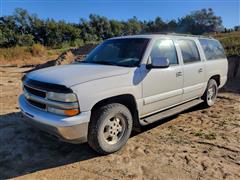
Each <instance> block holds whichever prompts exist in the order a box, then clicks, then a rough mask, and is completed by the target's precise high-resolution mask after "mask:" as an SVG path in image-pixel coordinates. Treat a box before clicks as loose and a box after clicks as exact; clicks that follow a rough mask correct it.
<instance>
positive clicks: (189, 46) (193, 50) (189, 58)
mask: <svg viewBox="0 0 240 180" xmlns="http://www.w3.org/2000/svg"><path fill="white" fill-rule="evenodd" d="M178 44H179V47H180V49H181V52H182V57H183V62H184V63H192V62H198V61H201V59H200V56H199V52H198V48H197V46H196V44H195V42H194V41H192V40H188V39H185V40H178Z"/></svg>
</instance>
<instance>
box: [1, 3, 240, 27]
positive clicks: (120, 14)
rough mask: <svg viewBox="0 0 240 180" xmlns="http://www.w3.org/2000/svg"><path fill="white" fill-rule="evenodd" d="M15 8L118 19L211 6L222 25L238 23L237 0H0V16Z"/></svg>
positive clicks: (172, 15) (171, 15) (174, 15)
mask: <svg viewBox="0 0 240 180" xmlns="http://www.w3.org/2000/svg"><path fill="white" fill-rule="evenodd" d="M15 8H24V9H26V10H27V11H28V12H29V13H30V14H34V13H36V14H37V15H38V16H39V17H40V18H43V19H47V18H53V19H55V20H65V21H67V22H75V23H78V22H79V20H80V18H85V19H87V18H88V16H89V14H91V13H92V14H98V15H102V16H106V17H107V18H109V19H118V20H127V19H129V18H131V17H133V16H136V17H137V18H138V19H139V20H154V19H155V18H156V17H157V16H160V17H161V18H162V19H163V20H165V21H169V20H172V19H178V18H180V17H183V16H185V15H187V14H189V13H190V12H192V11H195V10H200V9H202V8H212V9H213V10H214V12H215V14H216V15H217V16H221V17H222V20H223V25H224V26H225V27H227V28H233V27H234V26H236V25H240V0H122V1H121V0H0V16H3V15H11V14H12V13H13V11H14V9H15Z"/></svg>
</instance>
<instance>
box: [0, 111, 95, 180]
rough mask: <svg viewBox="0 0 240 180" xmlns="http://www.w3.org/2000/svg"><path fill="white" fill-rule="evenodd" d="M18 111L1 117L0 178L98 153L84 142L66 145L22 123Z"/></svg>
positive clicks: (78, 159)
mask: <svg viewBox="0 0 240 180" xmlns="http://www.w3.org/2000/svg"><path fill="white" fill-rule="evenodd" d="M22 118H23V117H22V116H21V113H20V112H18V113H9V114H6V115H1V116H0V179H8V178H14V177H18V176H22V175H25V174H28V173H32V172H36V171H39V170H44V169H48V168H53V167H58V166H62V165H66V164H70V163H74V162H80V161H83V160H88V159H91V158H94V157H96V156H98V154H97V153H95V152H94V151H93V150H92V149H91V148H90V147H89V146H88V144H87V143H85V144H69V143H64V142H60V141H58V140H57V139H52V138H50V137H48V136H46V135H44V134H43V133H42V132H41V131H38V130H37V129H35V128H32V127H31V126H29V125H27V124H26V123H24V122H22Z"/></svg>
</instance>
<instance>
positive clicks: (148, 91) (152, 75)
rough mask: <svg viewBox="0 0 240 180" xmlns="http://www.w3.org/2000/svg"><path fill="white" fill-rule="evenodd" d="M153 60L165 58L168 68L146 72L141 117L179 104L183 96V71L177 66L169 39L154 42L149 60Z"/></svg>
mask: <svg viewBox="0 0 240 180" xmlns="http://www.w3.org/2000/svg"><path fill="white" fill-rule="evenodd" d="M153 58H158V59H161V58H167V59H168V60H169V62H170V66H169V67H167V68H154V69H150V70H146V76H145V78H144V80H143V113H142V116H145V115H149V114H151V113H154V112H157V111H160V110H163V109H165V108H168V107H170V106H173V105H175V104H177V103H180V102H181V100H182V95H183V69H182V66H181V65H179V61H178V55H177V51H176V48H175V45H174V42H173V41H172V40H170V39H159V40H156V41H155V43H154V44H153V47H152V50H151V53H150V57H149V59H153Z"/></svg>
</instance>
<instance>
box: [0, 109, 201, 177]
mask: <svg viewBox="0 0 240 180" xmlns="http://www.w3.org/2000/svg"><path fill="white" fill-rule="evenodd" d="M199 109H202V106H201V105H198V106H196V107H193V108H191V109H189V110H187V111H185V112H183V113H187V112H191V111H195V110H199ZM176 117H177V115H175V116H171V117H169V118H166V119H163V120H161V121H158V122H155V123H153V124H151V125H148V126H145V127H144V128H143V129H142V131H141V132H140V133H143V132H145V131H148V130H150V129H153V128H155V127H157V126H159V125H162V124H164V123H166V122H168V121H171V120H174V119H175V118H176ZM23 118H24V117H22V115H21V113H20V112H17V113H9V114H5V115H1V116H0V179H8V178H14V177H18V176H22V175H25V174H29V173H33V172H37V171H40V170H44V169H49V168H53V167H58V166H63V165H67V164H71V163H74V162H81V161H84V160H89V159H92V158H95V157H98V156H99V154H97V153H96V152H95V151H93V150H92V149H91V148H90V147H89V146H88V144H87V143H84V144H69V143H65V142H61V141H58V140H57V139H53V138H50V137H49V136H46V134H45V133H43V132H41V131H39V130H37V129H35V128H33V127H32V126H29V125H28V124H26V123H24V122H23ZM140 133H137V132H133V133H132V137H133V136H136V135H138V134H140Z"/></svg>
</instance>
